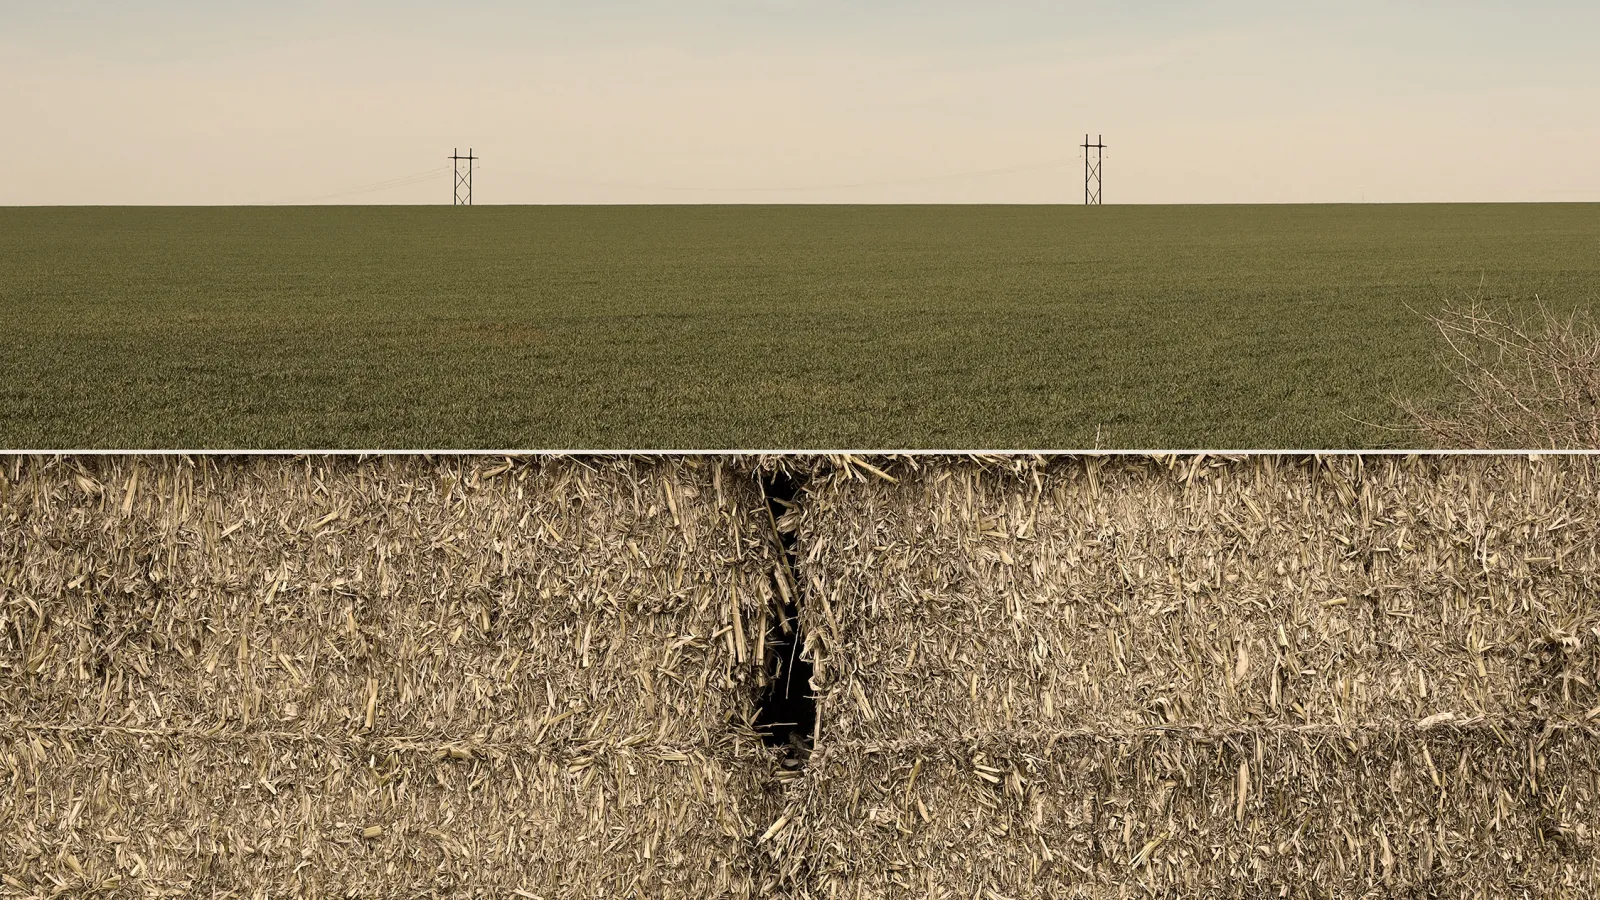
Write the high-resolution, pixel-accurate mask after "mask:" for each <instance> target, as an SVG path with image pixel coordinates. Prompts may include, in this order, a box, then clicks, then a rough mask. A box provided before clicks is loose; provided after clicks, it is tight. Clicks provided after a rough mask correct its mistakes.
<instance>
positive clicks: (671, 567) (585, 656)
mask: <svg viewBox="0 0 1600 900" xmlns="http://www.w3.org/2000/svg"><path fill="white" fill-rule="evenodd" d="M497 469H498V470H499V471H496V470H497ZM5 470H6V471H5V472H4V473H3V474H0V875H3V876H4V883H3V884H0V896H56V895H57V892H58V891H61V890H68V891H72V892H74V895H96V896H99V895H101V894H97V893H96V891H100V892H103V893H104V895H110V896H130V897H148V896H174V897H212V896H217V897H221V896H238V897H284V896H304V897H343V896H347V895H348V896H362V897H415V896H429V895H436V896H451V897H468V896H471V897H480V896H489V895H493V896H500V897H509V896H513V892H514V891H524V892H525V893H524V894H522V895H519V896H537V897H542V898H545V900H553V898H557V897H569V896H585V897H589V896H601V895H606V896H613V897H625V896H649V897H681V898H706V897H724V896H740V897H747V896H752V892H753V891H754V890H755V888H756V885H755V884H753V881H752V879H753V878H754V874H753V873H754V872H756V867H755V866H754V865H753V864H752V861H751V859H750V855H751V850H752V848H753V840H752V838H753V837H754V835H755V834H758V833H759V831H760V830H761V829H763V828H765V827H766V826H767V824H768V823H769V822H770V821H771V819H772V818H773V814H772V812H771V806H772V803H771V796H772V794H771V791H770V790H769V788H768V787H767V784H768V782H769V781H770V778H769V775H770V771H769V770H770V769H771V768H772V766H773V763H772V762H771V760H770V759H769V755H768V754H767V752H766V750H765V748H764V747H762V745H761V742H760V740H759V739H758V738H757V737H756V736H755V735H754V734H752V733H751V732H750V731H749V729H748V728H744V727H742V725H741V723H742V722H743V721H744V720H745V719H746V718H747V715H748V709H749V702H750V693H751V691H750V686H749V680H750V679H749V674H748V673H749V672H750V666H749V665H748V662H747V660H748V658H749V657H750V656H751V654H752V653H753V646H752V643H751V642H749V641H748V638H752V637H753V636H743V633H742V631H741V630H739V628H736V627H735V623H738V622H740V621H748V622H749V623H752V625H744V626H742V627H744V628H748V627H753V623H755V622H758V621H759V612H758V611H759V609H760V608H762V607H763V605H764V603H765V596H766V595H765V593H764V591H765V589H766V588H765V585H766V578H767V574H768V572H769V571H770V567H771V560H770V556H769V555H768V550H767V549H766V548H767V547H769V546H770V542H768V541H767V540H766V539H765V537H764V534H763V533H762V532H759V531H757V529H758V527H760V526H761V524H762V520H761V519H760V518H759V517H758V516H757V514H759V515H760V516H764V515H765V510H764V509H763V508H762V507H761V506H760V503H759V495H758V494H757V493H756V492H755V490H754V486H753V485H752V484H751V483H750V481H749V479H748V478H745V479H738V478H734V477H731V476H729V475H726V474H724V473H723V472H722V471H721V470H720V469H719V467H718V466H717V465H715V464H711V463H707V464H704V465H695V464H692V463H678V462H660V463H656V462H649V461H640V462H613V461H606V460H590V461H585V462H582V463H559V464H550V465H541V464H538V463H533V464H519V465H518V466H516V467H515V468H507V467H505V466H503V465H501V466H496V465H495V464H494V463H493V462H492V461H487V462H485V461H471V462H460V463H457V462H442V463H431V462H427V461H424V460H406V461H399V460H390V459H380V460H374V461H369V462H356V461H354V460H349V459H341V460H332V461H297V460H282V459H274V458H267V459H260V458H257V459H235V460H218V459H202V460H199V461H197V462H195V463H187V462H182V461H177V460H168V459H158V460H151V461H136V462H135V461H126V460H109V461H102V460H95V459H85V460H73V459H68V460H66V461H60V462H42V461H36V460H26V461H24V460H7V461H6V465H5ZM767 527H768V528H770V525H768V526H767ZM764 561H765V562H764Z"/></svg>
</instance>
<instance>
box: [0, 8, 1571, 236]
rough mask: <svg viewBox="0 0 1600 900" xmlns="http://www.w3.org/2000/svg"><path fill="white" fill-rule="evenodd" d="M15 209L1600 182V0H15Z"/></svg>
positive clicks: (8, 12) (895, 199)
mask: <svg viewBox="0 0 1600 900" xmlns="http://www.w3.org/2000/svg"><path fill="white" fill-rule="evenodd" d="M0 19H3V20H4V22H5V27H4V28H3V29H0V122H4V123H5V125H6V128H5V134H6V137H7V139H6V140H5V141H4V142H3V144H0V205H11V206H15V205H55V204H73V205H76V204H88V205H102V204H104V205H120V204H155V205H165V204H180V205H186V204H292V203H448V202H450V197H451V187H452V181H451V174H450V171H449V168H448V167H449V165H450V163H449V161H448V160H447V159H446V157H448V156H449V155H451V153H452V152H453V151H454V150H455V149H457V148H459V149H460V150H461V151H462V152H465V151H466V150H467V149H468V148H469V147H470V148H471V149H472V151H473V152H474V153H475V154H476V155H478V156H480V157H481V160H480V164H479V166H478V168H477V169H476V171H475V172H474V176H473V188H474V202H475V203H478V204H538V203H1081V202H1083V187H1084V172H1083V158H1082V154H1083V151H1082V150H1081V149H1080V147H1079V146H1078V145H1079V144H1081V143H1083V139H1084V135H1085V133H1088V134H1090V135H1091V136H1096V135H1104V140H1105V144H1106V149H1105V152H1104V199H1105V202H1106V203H1139V204H1146V203H1358V202H1369V203H1378V202H1382V203H1395V202H1551V201H1600V164H1597V163H1596V161H1597V160H1600V53H1597V52H1595V51H1594V42H1595V39H1596V37H1597V36H1600V3H1595V2H1593V0H1582V2H1555V0H1520V2H1517V0H1505V2H1482V0H1478V2H1475V0H1455V2H1444V0H1438V2H1430V0H1413V2H1400V0H1387V2H1376V0H1344V2H1323V0H1302V2H1297V3H1293V4H1286V3H1281V2H1276V0H1235V2H1222V0H1217V2H1208V0H1190V2H1181V3H1180V2H1175V0H1144V2H1131V0H1130V2H1126V3H1111V2H1106V0H1099V2H1095V3H1080V2H1076V0H985V2H981V3H980V2H977V0H967V2H950V0H921V2H899V0H852V2H846V0H810V2H800V0H673V2H667V0H584V2H577V0H566V2H559V3H552V2H543V0H534V2H520V3H513V2H501V0H456V2H451V3H436V2H431V3H423V2H413V0H394V2H387V3H379V2H373V0H321V2H309V0H277V2H274V3H270V4H267V3H260V2H256V0H249V2H246V0H144V2H141V3H138V4H132V3H127V2H126V0H52V2H49V3H33V4H25V3H23V2H21V0H0Z"/></svg>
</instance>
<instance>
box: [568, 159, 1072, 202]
mask: <svg viewBox="0 0 1600 900" xmlns="http://www.w3.org/2000/svg"><path fill="white" fill-rule="evenodd" d="M1077 158H1078V157H1076V156H1073V157H1071V158H1069V159H1056V160H1051V161H1049V162H1042V163H1030V164H1024V165H1019V166H1007V167H1005V168H1000V169H977V170H973V171H968V172H950V173H945V174H942V175H920V176H913V177H910V178H886V179H882V180H878V181H853V182H845V183H839V184H805V185H789V186H781V187H774V186H760V187H758V186H739V187H707V186H686V185H669V184H650V183H644V182H636V181H633V182H629V181H596V180H594V179H589V178H569V177H560V176H541V177H543V178H544V179H545V180H547V181H560V182H565V183H568V184H588V185H595V186H599V187H622V188H634V189H638V190H654V191H684V192H697V193H702V192H703V193H721V192H728V193H755V192H762V193H768V192H771V193H782V192H786V191H830V190H845V189H850V188H863V187H880V186H887V185H896V184H921V183H926V182H930V181H950V180H954V179H958V178H977V177H982V176H987V175H1007V174H1010V173H1013V172H1030V171H1038V170H1041V169H1054V168H1059V167H1061V166H1064V165H1069V164H1071V163H1073V162H1075V161H1076V160H1077Z"/></svg>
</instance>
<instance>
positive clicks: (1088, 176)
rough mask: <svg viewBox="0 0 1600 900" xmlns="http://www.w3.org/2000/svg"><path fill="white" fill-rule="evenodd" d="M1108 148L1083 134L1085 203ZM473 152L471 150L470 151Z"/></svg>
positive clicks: (1091, 202)
mask: <svg viewBox="0 0 1600 900" xmlns="http://www.w3.org/2000/svg"><path fill="white" fill-rule="evenodd" d="M1105 149H1106V136H1105V135H1103V134H1101V135H1096V136H1095V139H1094V143H1092V144H1091V143H1089V136H1088V135H1087V134H1086V135H1084V136H1083V205H1084V206H1099V205H1100V171H1101V169H1100V166H1101V163H1102V162H1104V156H1103V155H1102V154H1103V152H1104V151H1105ZM1090 150H1093V151H1094V159H1093V160H1091V159H1089V151H1090ZM468 152H471V151H468Z"/></svg>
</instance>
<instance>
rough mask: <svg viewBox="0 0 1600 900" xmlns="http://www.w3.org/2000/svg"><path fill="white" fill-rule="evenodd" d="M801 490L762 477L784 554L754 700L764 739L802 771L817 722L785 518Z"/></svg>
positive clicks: (777, 476) (779, 477)
mask: <svg viewBox="0 0 1600 900" xmlns="http://www.w3.org/2000/svg"><path fill="white" fill-rule="evenodd" d="M801 487H802V484H801V483H800V480H799V479H797V478H795V476H793V475H791V474H789V473H787V472H771V473H767V474H764V475H763V476H762V477H761V490H762V494H763V495H764V496H765V497H766V500H767V511H768V512H769V513H770V514H771V522H772V530H773V533H774V535H775V536H776V538H777V541H778V545H779V549H780V551H781V553H780V556H779V561H778V565H777V566H775V567H774V569H773V572H772V593H773V596H774V597H776V598H777V607H778V609H777V612H778V615H777V620H776V621H775V622H774V623H773V624H772V625H771V626H770V627H769V629H768V633H767V635H766V654H765V656H766V658H765V659H764V660H761V663H762V666H763V671H764V672H765V676H766V677H765V679H764V684H763V685H762V686H761V688H760V692H759V693H758V695H757V697H756V722H755V724H756V731H757V732H758V733H759V734H760V735H761V739H762V741H763V742H765V743H766V745H767V746H768V747H772V748H774V749H776V750H778V751H780V752H781V753H782V754H783V764H784V765H785V766H786V767H789V768H801V767H803V766H804V765H805V763H806V760H807V759H808V758H809V757H810V756H811V741H812V734H813V732H814V730H815V728H816V723H817V703H816V698H815V697H814V696H813V695H812V693H811V672H812V668H811V661H810V660H809V659H807V658H806V656H805V631H804V629H803V627H802V626H801V619H800V603H799V601H800V586H799V583H798V579H797V578H796V577H795V572H796V562H797V560H798V554H797V553H796V550H795V533H794V531H793V530H792V527H791V526H790V525H789V522H791V521H792V519H791V520H788V521H786V520H785V518H784V516H785V514H786V513H788V512H789V511H791V510H793V509H795V508H796V503H795V497H796V496H797V495H798V494H799V492H800V489H801ZM786 529H789V530H786Z"/></svg>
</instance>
